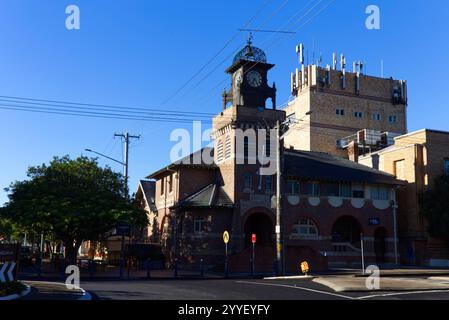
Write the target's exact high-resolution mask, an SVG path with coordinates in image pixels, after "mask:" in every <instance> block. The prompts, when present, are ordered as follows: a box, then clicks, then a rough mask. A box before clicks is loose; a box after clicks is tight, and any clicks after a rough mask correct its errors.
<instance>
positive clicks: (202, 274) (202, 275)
mask: <svg viewBox="0 0 449 320" xmlns="http://www.w3.org/2000/svg"><path fill="white" fill-rule="evenodd" d="M200 276H201V278H204V265H203V259H201V260H200Z"/></svg>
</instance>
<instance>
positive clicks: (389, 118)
mask: <svg viewBox="0 0 449 320" xmlns="http://www.w3.org/2000/svg"><path fill="white" fill-rule="evenodd" d="M388 120H389V121H390V123H396V122H398V117H397V116H389V117H388Z"/></svg>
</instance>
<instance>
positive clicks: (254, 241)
mask: <svg viewBox="0 0 449 320" xmlns="http://www.w3.org/2000/svg"><path fill="white" fill-rule="evenodd" d="M251 242H252V243H253V244H255V243H256V234H254V233H253V234H252V236H251Z"/></svg>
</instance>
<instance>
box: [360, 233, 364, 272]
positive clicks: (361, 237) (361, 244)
mask: <svg viewBox="0 0 449 320" xmlns="http://www.w3.org/2000/svg"><path fill="white" fill-rule="evenodd" d="M360 247H361V251H362V274H365V252H364V251H365V250H364V247H363V233H361V234H360Z"/></svg>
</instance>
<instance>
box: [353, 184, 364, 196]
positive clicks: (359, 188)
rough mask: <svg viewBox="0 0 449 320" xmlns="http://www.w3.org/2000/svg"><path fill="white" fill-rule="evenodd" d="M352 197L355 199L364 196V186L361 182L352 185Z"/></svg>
mask: <svg viewBox="0 0 449 320" xmlns="http://www.w3.org/2000/svg"><path fill="white" fill-rule="evenodd" d="M352 197H353V198H357V199H364V198H365V186H364V185H363V184H353V185H352Z"/></svg>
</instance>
